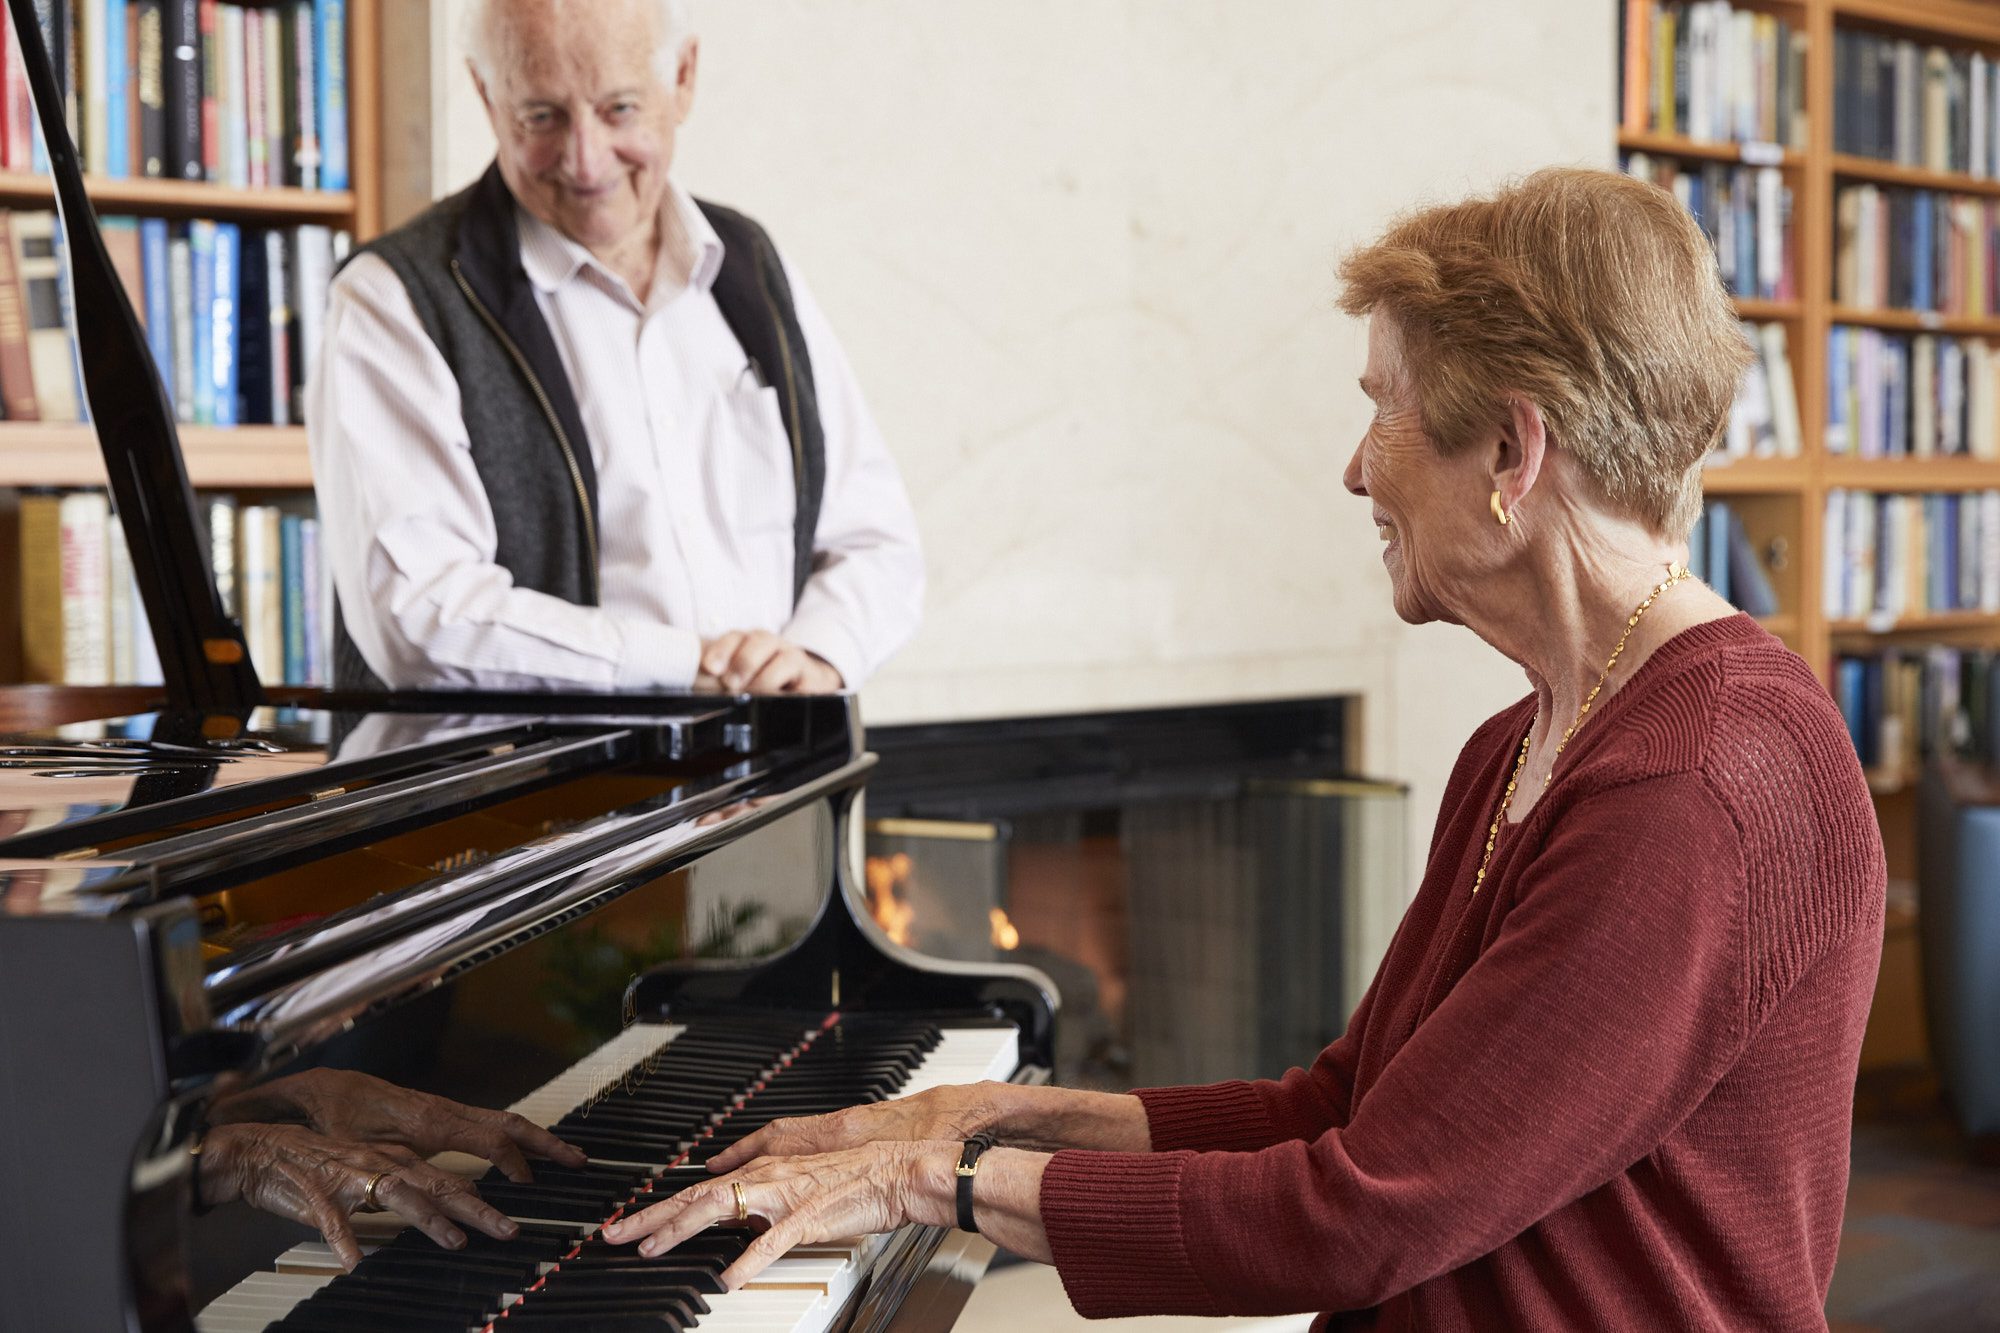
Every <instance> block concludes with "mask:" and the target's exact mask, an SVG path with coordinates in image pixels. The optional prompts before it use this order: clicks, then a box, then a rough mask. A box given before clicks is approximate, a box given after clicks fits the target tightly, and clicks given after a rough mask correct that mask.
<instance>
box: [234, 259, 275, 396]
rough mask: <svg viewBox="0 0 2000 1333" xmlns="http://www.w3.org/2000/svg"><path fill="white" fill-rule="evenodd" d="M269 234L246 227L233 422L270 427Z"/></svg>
mask: <svg viewBox="0 0 2000 1333" xmlns="http://www.w3.org/2000/svg"><path fill="white" fill-rule="evenodd" d="M267 235H268V233H266V232H264V231H261V230H259V229H257V228H255V227H245V228H244V229H243V235H242V246H241V255H240V256H239V261H240V262H239V265H238V276H239V285H238V302H237V321H236V330H237V332H236V420H237V421H238V422H242V423H246V424H259V425H268V424H271V293H270V287H269V283H270V279H271V266H270V260H269V255H268V254H267V252H266V247H265V243H264V241H265V237H266V236H267Z"/></svg>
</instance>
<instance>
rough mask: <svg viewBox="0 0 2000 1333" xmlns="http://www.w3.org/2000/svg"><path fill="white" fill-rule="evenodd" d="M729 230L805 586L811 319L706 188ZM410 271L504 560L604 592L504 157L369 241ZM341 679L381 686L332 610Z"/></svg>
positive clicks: (574, 438)
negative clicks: (776, 410)
mask: <svg viewBox="0 0 2000 1333" xmlns="http://www.w3.org/2000/svg"><path fill="white" fill-rule="evenodd" d="M700 207H701V210H702V213H703V214H704V216H706V217H707V218H708V221H709V224H710V225H711V226H713V227H714V228H715V231H716V234H717V236H719V237H720V238H721V240H722V244H723V261H722V271H721V273H720V274H718V275H717V277H716V280H715V288H714V295H715V300H716V304H717V305H718V306H719V307H721V310H722V316H723V319H724V320H725V321H726V322H727V323H728V325H729V328H730V331H731V332H732V333H734V334H735V335H736V340H737V342H738V343H740V344H741V345H742V347H743V350H744V353H745V355H746V356H748V357H749V358H750V359H751V360H752V361H753V362H755V364H756V365H757V367H758V368H759V369H760V370H761V371H762V372H763V373H764V375H765V376H766V377H767V378H768V379H769V381H770V383H771V384H772V386H773V387H774V388H776V389H777V391H778V403H779V407H780V410H781V412H782V415H783V418H784V422H785V428H786V431H787V433H788V434H789V435H790V437H791V442H792V464H793V475H794V481H795V484H796V486H797V518H796V520H795V523H794V527H793V578H792V595H793V597H794V599H796V598H797V596H798V594H799V593H800V592H801V591H802V590H803V589H804V588H805V584H806V579H807V578H808V577H809V576H810V575H811V573H812V547H813V533H814V530H815V529H816V528H817V526H818V522H819V509H820V499H821V496H822V494H823V493H824V490H825V485H826V446H825V437H824V435H823V434H822V432H821V429H820V420H819V404H818V398H817V396H816V394H815V393H814V389H813V376H812V363H811V361H810V359H809V358H808V356H807V353H806V343H805V335H804V333H803V332H802V331H801V330H800V328H799V322H798V316H797V314H796V313H795V312H794V310H793V307H792V296H791V288H790V285H789V284H788V283H787V282H786V280H785V270H784V265H783V264H782V263H780V262H779V260H778V252H777V249H776V247H775V246H773V245H772V243H771V238H770V236H769V235H768V234H766V232H765V231H764V229H763V228H762V227H760V226H758V225H757V223H756V222H754V221H752V220H751V219H750V218H747V217H745V216H744V215H743V214H741V213H737V212H734V211H733V210H730V209H727V208H722V207H719V206H717V205H714V204H710V203H706V202H702V203H701V205H700ZM359 253H362V254H376V255H380V256H381V257H382V259H383V260H385V261H386V262H387V263H388V265H389V267H390V268H392V269H394V270H395V273H396V276H397V277H398V278H400V279H401V280H402V283H403V287H404V290H406V291H407V292H408V293H409V296H410V304H411V305H412V306H414V307H415V308H416V312H417V318H418V319H419V320H420V321H421V322H422V323H423V326H424V331H425V332H426V333H427V334H429V335H430V339H431V341H432V342H433V343H434V344H436V346H437V349H438V352H439V353H440V354H441V355H442V356H443V357H444V360H445V364H446V365H447V366H449V367H450V368H451V373H452V375H453V377H454V378H455V379H456V380H457V381H458V388H459V401H460V410H461V412H462V413H463V415H464V419H465V428H466V435H467V438H468V439H469V440H470V442H471V447H472V462H473V467H474V468H475V469H476V470H477V471H478V474H479V480H480V484H481V485H482V486H483V487H484V488H485V490H486V498H487V500H488V502H489V503H490V504H491V505H492V508H493V521H494V527H495V529H496V531H497V532H498V534H499V547H498V550H497V551H496V552H495V556H494V559H495V562H496V563H498V564H499V565H500V566H501V567H502V568H504V569H506V570H507V572H508V573H509V574H511V575H512V576H513V579H514V584H515V586H516V587H520V588H532V589H534V590H536V591H537V592H545V593H548V594H549V595H551V596H553V597H560V598H562V599H563V600H564V601H569V602H575V603H577V604H578V605H581V606H595V605H597V600H598V586H597V474H596V469H595V468H594V467H593V466H592V463H591V456H590V441H589V440H588V439H587V438H586V437H585V435H584V428H583V418H582V414H581V413H579V412H578V410H577V405H576V397H575V394H574V393H573V391H572V389H571V386H570V383H569V380H568V377H567V376H566V375H565V374H564V373H563V367H562V358H561V356H560V354H559V353H558V352H557V350H556V344H555V338H554V336H553V335H552V334H551V333H550V332H549V327H548V324H547V322H546V321H544V320H543V318H542V313H541V307H540V306H539V305H538V304H537V303H536V300H535V291H534V286H533V284H531V283H530V282H529V280H528V275H527V273H526V272H525V271H524V270H523V269H522V267H521V247H520V236H519V233H518V231H517V229H516V227H515V225H514V198H513V195H512V194H510V193H509V192H508V190H507V186H506V183H505V182H504V181H503V180H502V179H501V177H500V170H499V167H498V166H497V165H496V166H493V167H489V168H488V169H487V172H486V174H485V175H484V176H483V177H481V178H480V179H479V181H478V182H477V183H475V184H473V185H471V186H470V187H468V188H467V189H465V190H462V191H460V192H459V193H458V194H455V195H453V196H452V197H451V198H449V199H445V200H443V201H441V202H439V203H437V204H434V205H432V206H431V207H430V208H429V209H427V210H425V211H424V212H423V213H421V214H419V215H418V216H417V217H415V218H413V219H411V220H410V221H409V222H407V223H405V224H404V225H403V226H401V227H398V228H397V229H395V230H394V231H391V232H388V233H386V234H384V235H382V236H380V237H378V238H377V239H376V240H374V241H372V242H371V243H369V244H368V245H366V246H364V247H362V249H361V250H360V251H359ZM334 685H335V687H336V688H338V689H343V690H381V689H384V688H385V686H384V685H383V683H382V681H381V680H380V679H379V678H377V677H376V675H375V673H374V672H373V671H371V670H370V669H369V667H368V664H367V662H366V661H365V660H364V659H363V658H362V656H361V652H360V650H359V649H358V648H357V647H356V646H355V644H354V641H353V639H352V638H351V637H350V636H349V635H348V633H347V626H346V623H345V620H344V619H343V618H341V617H339V616H336V618H335V634H334Z"/></svg>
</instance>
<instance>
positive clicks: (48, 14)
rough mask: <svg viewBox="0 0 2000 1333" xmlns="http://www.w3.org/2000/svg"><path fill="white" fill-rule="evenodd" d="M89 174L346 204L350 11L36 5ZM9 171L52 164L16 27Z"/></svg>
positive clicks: (7, 66)
mask: <svg viewBox="0 0 2000 1333" xmlns="http://www.w3.org/2000/svg"><path fill="white" fill-rule="evenodd" d="M35 8H36V11H37V15H38V17H39V19H40V25H39V26H40V28H41V32H42V40H43V42H44V43H45V45H46V46H47V49H48V51H49V54H50V57H51V61H52V63H53V64H54V66H55V70H56V80H57V83H58V84H59V85H60V91H61V92H62V95H63V107H64V115H65V119H66V121H67V123H68V126H69V132H70V137H71V138H72V139H73V140H74V141H75V143H76V145H77V149H78V151H79V153H80V154H81V155H82V160H83V165H84V169H85V170H86V171H91V172H95V173H97V174H99V175H103V176H109V177H127V176H157V177H165V178H167V179H170V180H189V181H214V182H218V183H221V184H225V185H234V186H241V187H263V186H285V185H289V186H297V187H300V188H303V189H308V190H313V189H319V190H344V189H346V188H348V182H349V179H350V175H351V172H350V162H349V150H348V123H347V121H348V105H347V96H348V94H347V3H346V0H275V2H274V3H267V4H229V3H221V0H36V3H35ZM6 41H7V49H6V58H5V60H4V62H0V167H5V168H7V169H9V170H14V171H30V170H43V169H45V168H46V165H47V162H46V151H45V149H44V148H43V147H42V145H41V144H40V142H39V140H40V131H39V128H38V127H37V125H36V123H35V120H34V105H33V101H32V99H31V98H30V96H29V92H28V87H27V79H26V75H25V72H24V70H23V67H22V63H21V56H20V48H19V44H18V42H17V40H16V38H15V35H14V33H13V31H12V28H11V26H9V27H8V29H7V35H6Z"/></svg>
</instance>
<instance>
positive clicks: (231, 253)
mask: <svg viewBox="0 0 2000 1333" xmlns="http://www.w3.org/2000/svg"><path fill="white" fill-rule="evenodd" d="M212 225H213V227H214V237H215V280H214V287H213V289H212V290H211V292H210V297H211V302H212V304H211V305H210V314H209V321H208V329H209V338H210V349H209V370H210V373H211V375H212V376H213V378H212V380H211V381H210V384H209V388H210V392H211V394H212V400H211V404H210V408H211V411H212V413H213V418H212V419H213V421H214V423H215V424H216V425H218V426H234V425H235V424H236V422H237V418H236V406H237V403H236V395H237V392H238V389H239V383H238V381H239V378H240V377H239V372H238V368H237V362H236V347H237V336H238V333H239V331H240V325H241V321H240V320H239V318H238V311H239V309H240V300H241V297H242V282H243V263H242V230H241V229H240V228H239V227H238V226H237V225H236V224H235V223H233V222H217V223H214V224H212Z"/></svg>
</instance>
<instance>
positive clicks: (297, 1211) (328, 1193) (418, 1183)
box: [196, 1125, 520, 1271]
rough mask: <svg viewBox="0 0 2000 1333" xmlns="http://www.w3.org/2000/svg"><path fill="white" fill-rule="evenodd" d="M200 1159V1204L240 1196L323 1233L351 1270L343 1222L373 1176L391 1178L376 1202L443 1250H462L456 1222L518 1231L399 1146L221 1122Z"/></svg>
mask: <svg viewBox="0 0 2000 1333" xmlns="http://www.w3.org/2000/svg"><path fill="white" fill-rule="evenodd" d="M197 1161H198V1164H199V1167H200V1173H199V1177H198V1180H197V1182H196V1184H197V1188H198V1189H199V1190H200V1191H201V1200H202V1202H203V1203H204V1204H207V1205H210V1206H214V1205H216V1204H223V1203H230V1202H233V1201H235V1200H238V1199H240V1200H242V1201H243V1202H244V1203H247V1204H249V1205H250V1206H251V1207H252V1208H258V1209H261V1210H263V1211H264V1212H267V1213H275V1214H277V1215H278V1216H280V1217H289V1218H291V1219H292V1220H293V1221H295V1222H304V1223H306V1224H307V1225H309V1226H315V1227H318V1228H319V1233H320V1235H322V1236H324V1237H325V1238H326V1243H327V1244H328V1245H329V1246H331V1247H332V1248H333V1252H334V1254H335V1255H336V1256H337V1257H338V1258H339V1259H340V1262H341V1264H342V1266H343V1267H345V1268H347V1269H348V1270H349V1271H352V1270H353V1268H354V1266H355V1265H356V1264H358V1263H360V1262H361V1246H360V1244H359V1242H357V1241H356V1240H355V1238H354V1230H353V1228H352V1227H351V1226H349V1225H348V1220H347V1215H348V1214H349V1213H351V1212H353V1211H354V1210H355V1209H356V1208H359V1207H361V1206H362V1205H363V1204H364V1203H365V1202H367V1193H368V1182H369V1181H370V1180H373V1179H374V1178H375V1176H376V1173H377V1172H384V1171H386V1172H388V1173H390V1174H388V1175H385V1176H383V1177H382V1179H381V1181H380V1183H378V1184H377V1185H376V1187H375V1199H376V1202H377V1203H379V1204H380V1205H381V1206H382V1207H383V1208H386V1209H387V1210H389V1211H390V1212H393V1213H395V1214H396V1215H397V1216H398V1217H401V1218H403V1219H404V1220H405V1221H407V1222H410V1223H412V1224H413V1225H415V1226H416V1227H417V1228H418V1229H419V1230H421V1231H422V1232H423V1233H424V1234H425V1235H426V1236H429V1237H430V1238H431V1239H432V1240H434V1241H436V1242H437V1243H438V1244H440V1245H442V1246H444V1247H445V1248H446V1249H450V1250H455V1249H458V1248H459V1247H461V1246H463V1245H464V1244H465V1233H464V1232H462V1231H460V1230H459V1229H458V1225H454V1224H455V1223H456V1224H462V1225H465V1226H471V1227H477V1228H478V1229H479V1230H480V1231H483V1232H485V1233H486V1234H487V1235H489V1236H492V1237H495V1238H496V1239H500V1240H506V1239H509V1238H511V1237H512V1236H513V1235H514V1234H515V1233H516V1232H518V1231H519V1230H520V1228H519V1227H518V1226H517V1225H515V1223H514V1220H513V1219H512V1218H510V1217H508V1216H507V1215H506V1214H505V1213H502V1212H501V1211H500V1210H499V1209H498V1208H495V1207H494V1206H493V1205H491V1204H489V1203H487V1202H486V1201H485V1200H484V1199H481V1198H480V1197H479V1194H478V1192H477V1191H476V1190H474V1189H473V1187H472V1185H471V1184H470V1183H469V1182H467V1181H465V1180H461V1179H460V1178H459V1177H457V1176H454V1175H452V1174H450V1173H449V1172H446V1171H440V1170H438V1169H437V1168H436V1167H434V1166H432V1165H430V1164H429V1163H428V1162H426V1161H424V1160H423V1159H422V1158H421V1157H418V1156H417V1155H416V1153H414V1152H412V1151H410V1150H409V1149H408V1148H405V1147H401V1146H399V1145H397V1144H368V1143H341V1142H337V1141H336V1140H333V1139H330V1138H327V1137H326V1136H325V1135H323V1134H317V1133H314V1132H313V1131H312V1130H310V1129H307V1128H306V1127H305V1126H303V1125H217V1126H215V1127H214V1128H212V1129H210V1130H209V1132H208V1137H207V1139H206V1140H204V1142H203V1145H202V1153H201V1156H200V1158H198V1159H197Z"/></svg>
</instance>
